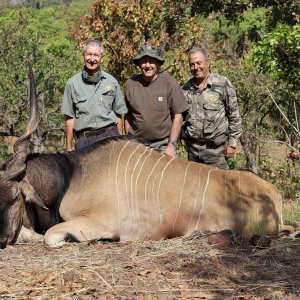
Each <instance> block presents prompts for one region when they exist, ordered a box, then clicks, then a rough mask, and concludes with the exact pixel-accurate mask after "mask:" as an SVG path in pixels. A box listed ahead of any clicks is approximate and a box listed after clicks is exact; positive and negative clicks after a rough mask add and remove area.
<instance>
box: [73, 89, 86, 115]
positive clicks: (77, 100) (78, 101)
mask: <svg viewBox="0 0 300 300" xmlns="http://www.w3.org/2000/svg"><path fill="white" fill-rule="evenodd" d="M87 99H88V97H87V96H86V95H78V94H75V96H74V99H73V103H74V106H75V115H76V116H77V117H79V116H81V115H85V114H87V113H88V107H87Z"/></svg>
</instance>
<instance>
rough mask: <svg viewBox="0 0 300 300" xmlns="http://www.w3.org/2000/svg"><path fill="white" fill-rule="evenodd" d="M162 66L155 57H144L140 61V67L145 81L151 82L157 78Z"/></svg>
mask: <svg viewBox="0 0 300 300" xmlns="http://www.w3.org/2000/svg"><path fill="white" fill-rule="evenodd" d="M159 66H160V62H159V61H158V60H157V59H156V58H153V57H150V56H144V57H142V58H141V59H140V60H139V67H140V69H141V71H142V74H143V78H144V80H146V81H148V82H150V81H153V80H154V79H155V78H156V77H157V71H158V68H159Z"/></svg>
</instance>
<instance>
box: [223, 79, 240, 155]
mask: <svg viewBox="0 0 300 300" xmlns="http://www.w3.org/2000/svg"><path fill="white" fill-rule="evenodd" d="M225 89H226V102H225V103H226V114H227V118H228V135H229V140H228V146H227V147H226V148H225V151H224V153H225V157H228V158H230V157H233V156H234V154H235V151H236V146H237V141H238V138H239V137H240V136H241V134H242V120H241V116H240V112H239V107H238V102H237V97H236V92H235V89H234V87H233V85H232V83H231V82H230V81H229V80H228V79H227V82H226V85H225Z"/></svg>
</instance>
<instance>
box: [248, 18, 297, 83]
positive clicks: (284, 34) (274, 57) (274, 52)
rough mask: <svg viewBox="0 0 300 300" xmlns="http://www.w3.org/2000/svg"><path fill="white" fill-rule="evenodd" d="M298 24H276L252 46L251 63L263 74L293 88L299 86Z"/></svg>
mask: <svg viewBox="0 0 300 300" xmlns="http://www.w3.org/2000/svg"><path fill="white" fill-rule="evenodd" d="M299 57H300V24H296V25H294V26H289V25H287V24H278V25H277V26H276V28H275V29H274V30H273V31H271V32H269V33H267V34H265V35H264V37H263V39H262V40H261V41H259V42H258V43H257V44H256V45H254V46H253V52H252V57H251V59H252V61H253V62H254V63H255V64H257V65H258V66H259V67H260V70H261V71H262V72H263V73H266V74H270V75H271V76H272V77H273V79H280V80H283V81H285V82H288V83H289V84H291V85H292V86H293V87H294V88H297V87H299V85H300V72H299V67H300V61H299Z"/></svg>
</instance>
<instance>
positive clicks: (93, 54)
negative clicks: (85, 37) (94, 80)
mask: <svg viewBox="0 0 300 300" xmlns="http://www.w3.org/2000/svg"><path fill="white" fill-rule="evenodd" d="M83 58H84V64H85V67H86V68H87V70H88V72H89V73H91V74H94V73H96V72H98V71H99V70H100V66H101V63H102V61H103V58H102V55H101V52H100V48H99V47H98V46H95V45H88V46H87V48H86V50H85V52H84V54H83Z"/></svg>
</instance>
